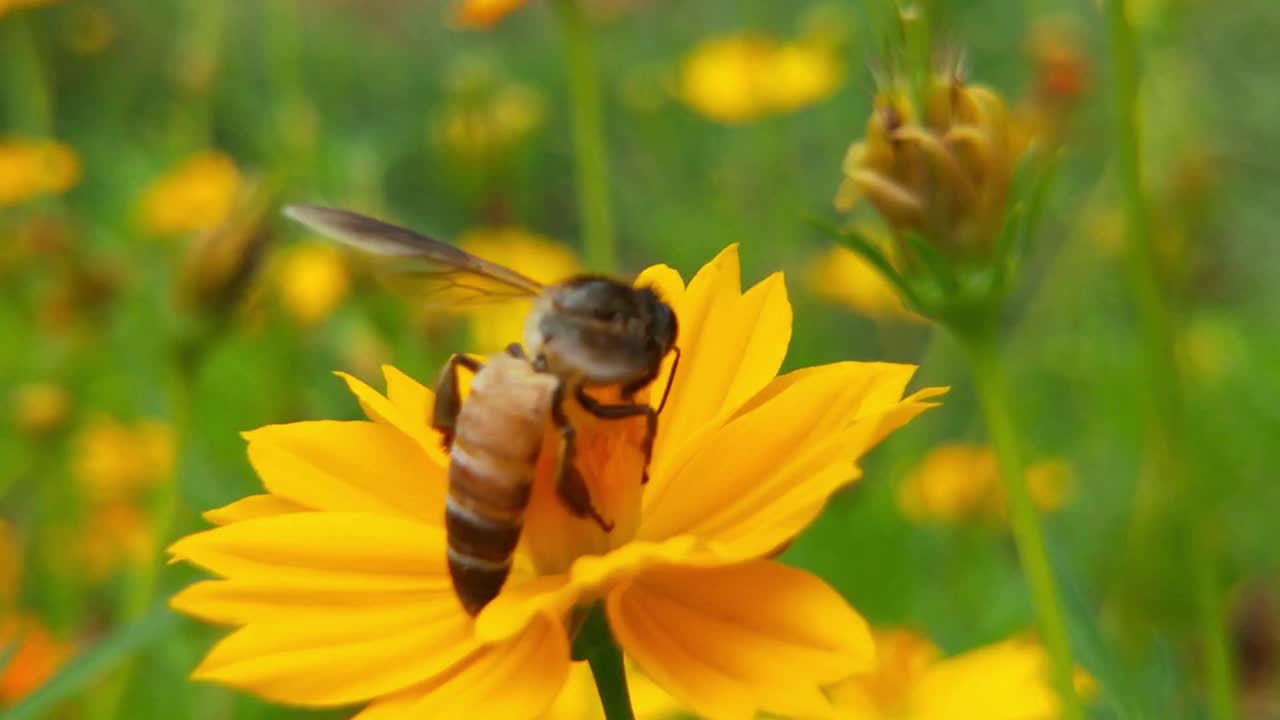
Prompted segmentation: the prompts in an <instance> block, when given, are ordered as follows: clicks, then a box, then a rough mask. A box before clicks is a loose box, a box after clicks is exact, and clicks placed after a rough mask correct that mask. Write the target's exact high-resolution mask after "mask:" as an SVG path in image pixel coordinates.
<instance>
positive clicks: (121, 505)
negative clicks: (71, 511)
mask: <svg viewBox="0 0 1280 720" xmlns="http://www.w3.org/2000/svg"><path fill="white" fill-rule="evenodd" d="M67 540H68V541H69V542H70V543H71V546H70V552H71V553H72V555H71V557H70V558H65V559H66V560H68V561H69V562H68V564H69V565H71V566H73V567H74V568H75V571H76V573H77V574H79V575H80V576H81V577H83V578H85V579H87V580H90V581H92V582H101V581H103V580H106V579H108V578H110V577H111V575H112V573H114V572H115V571H116V570H118V569H120V568H136V567H141V566H142V565H144V564H146V563H148V562H151V557H152V555H151V550H152V548H153V547H155V533H153V532H152V529H151V526H150V524H149V523H148V521H147V518H146V515H145V514H144V513H143V512H142V510H141V508H139V507H138V505H137V504H136V503H133V502H129V501H115V500H112V501H107V502H103V503H98V504H96V505H95V506H94V507H92V508H90V510H89V516H88V518H87V520H86V522H85V523H84V524H83V525H82V526H80V527H77V528H76V529H75V532H74V533H73V534H72V535H71V536H70V537H68V538H67Z"/></svg>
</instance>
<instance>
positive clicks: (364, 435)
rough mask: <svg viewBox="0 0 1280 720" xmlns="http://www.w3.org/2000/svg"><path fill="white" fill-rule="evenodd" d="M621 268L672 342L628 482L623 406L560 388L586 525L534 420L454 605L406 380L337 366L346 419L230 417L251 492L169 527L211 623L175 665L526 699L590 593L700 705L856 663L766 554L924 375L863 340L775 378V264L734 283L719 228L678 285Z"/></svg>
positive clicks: (628, 439) (431, 463)
mask: <svg viewBox="0 0 1280 720" xmlns="http://www.w3.org/2000/svg"><path fill="white" fill-rule="evenodd" d="M637 284H638V285H645V286H650V287H653V288H654V289H655V290H656V291H657V292H658V293H660V294H661V296H662V297H664V298H665V299H666V300H667V301H668V302H670V303H671V305H672V307H673V308H674V309H675V311H676V314H677V316H678V318H679V322H680V336H679V340H678V342H679V345H680V347H681V349H682V351H683V357H682V359H681V361H680V366H679V372H678V373H677V375H676V377H675V379H674V381H673V382H672V387H671V392H670V399H669V401H668V403H667V405H666V408H665V410H664V412H663V415H662V419H661V423H660V429H659V434H658V437H657V444H656V447H655V449H654V454H653V460H652V463H651V466H650V482H649V483H648V484H647V485H643V486H642V485H641V476H642V471H643V466H642V463H643V454H642V453H641V452H640V449H639V447H638V446H639V437H640V435H641V434H642V428H641V427H639V426H637V425H632V424H630V423H623V422H617V421H612V422H608V421H593V420H592V419H591V418H589V417H588V416H586V415H585V413H584V412H582V411H581V410H580V409H578V408H575V407H572V406H571V407H570V408H569V410H570V415H571V418H572V419H573V421H574V422H575V424H576V426H577V428H578V451H579V452H578V456H577V460H578V467H579V470H581V472H582V474H583V475H584V477H585V479H586V481H587V484H588V485H589V486H590V489H591V492H592V499H593V501H594V504H595V505H596V507H597V509H598V510H599V511H600V512H601V514H602V515H604V516H605V517H608V518H610V519H611V520H612V521H613V522H614V523H615V526H614V528H613V530H612V532H609V533H606V532H604V531H602V530H601V529H600V527H599V526H598V525H597V524H596V523H595V522H593V521H590V520H580V519H578V518H575V517H574V516H572V515H571V514H570V513H569V512H568V511H567V510H566V509H565V508H564V507H563V505H562V504H561V503H560V501H559V500H558V499H557V498H556V497H555V494H554V488H553V484H554V483H553V478H552V475H553V468H554V464H555V458H554V451H555V450H554V443H547V444H546V445H547V447H546V448H544V452H543V456H542V457H541V458H540V459H539V465H538V472H537V478H536V479H535V481H534V486H533V489H532V498H531V500H530V504H529V508H528V510H527V512H526V515H525V525H524V531H523V535H522V537H521V544H520V547H519V548H518V549H517V553H516V557H515V561H514V566H513V571H512V575H511V578H510V579H509V580H508V582H507V585H506V586H505V588H504V590H503V592H502V593H501V594H500V595H499V596H498V597H497V598H496V599H495V600H494V601H493V602H491V603H490V604H489V605H488V606H486V607H485V609H484V610H483V611H482V612H481V613H480V615H478V616H477V617H476V618H475V619H473V618H471V617H470V616H468V615H467V614H466V612H465V611H464V610H463V609H462V606H461V605H460V603H459V602H458V600H457V599H456V597H455V595H454V593H453V590H452V587H451V584H450V580H449V575H448V570H447V568H446V562H445V534H444V527H443V519H444V495H445V489H446V482H447V480H446V472H447V457H446V455H445V453H444V451H443V450H442V449H441V442H440V441H441V438H440V436H439V435H438V434H437V433H436V432H434V431H433V430H432V429H431V428H430V427H429V426H428V424H427V421H426V418H428V417H430V409H431V407H432V404H433V402H434V398H433V396H432V393H431V392H430V391H429V390H427V389H426V388H425V387H423V386H422V385H420V384H419V383H417V382H416V381H414V380H412V379H410V378H409V377H407V376H405V375H404V374H402V373H400V372H399V371H397V370H395V369H394V368H390V367H387V368H385V369H384V371H385V375H386V380H387V394H386V395H385V396H384V395H381V394H379V393H377V392H376V391H374V390H373V389H372V388H370V387H368V386H367V385H365V384H364V383H361V382H360V381H358V380H356V379H355V378H351V377H347V378H346V380H347V383H348V385H349V386H350V388H351V390H352V391H353V392H354V393H355V394H356V396H357V397H358V398H359V400H360V402H361V405H362V406H363V408H364V410H365V413H366V415H368V416H369V420H368V421H352V422H339V421H317V422H300V423H292V424H288V425H275V426H269V427H265V428H261V429H258V430H255V431H252V432H250V433H247V435H246V437H247V439H248V442H249V458H250V461H251V462H252V463H253V465H254V467H255V469H256V470H257V471H258V474H259V475H260V477H261V478H262V481H263V484H264V485H265V487H266V490H267V492H266V494H263V495H257V496H252V497H249V498H246V499H244V500H241V501H239V502H236V503H233V504H232V505H230V506H228V507H225V508H222V509H221V510H217V511H214V512H212V513H210V515H209V518H210V520H211V521H213V522H215V523H217V524H219V525H220V527H218V528H215V529H213V530H209V531H206V532H202V533H198V534H196V535H192V536H189V537H187V538H185V539H182V540H180V541H179V542H177V543H176V544H175V545H174V546H173V547H172V548H171V552H172V554H173V556H174V558H175V559H178V560H186V561H189V562H191V563H193V564H196V565H198V566H201V567H203V568H205V569H207V570H209V571H210V572H212V573H214V574H215V575H217V576H218V579H215V580H206V581H203V582H199V583H197V584H195V585H193V586H191V587H189V588H187V589H186V590H184V591H183V592H181V593H180V594H179V595H177V596H176V597H175V598H174V599H173V601H172V602H173V606H174V607H175V608H176V609H178V610H180V611H182V612H185V613H188V614H191V615H194V616H196V617H199V618H202V619H205V620H208V621H212V622H217V623H223V624H227V625H231V626H233V627H235V628H237V629H236V630H235V631H234V632H233V633H232V634H231V635H230V636H228V637H227V638H226V639H224V640H223V641H221V642H220V643H219V644H218V645H217V646H216V647H214V649H213V650H212V651H211V652H210V654H209V655H208V657H206V658H205V660H204V662H203V663H201V665H200V666H199V667H198V668H197V669H196V670H195V673H194V676H195V677H196V678H197V679H201V680H206V681H211V682H216V683H220V684H224V685H229V686H233V687H237V688H241V689H244V690H248V691H251V692H254V693H257V694H259V695H261V696H263V697H265V698H268V699H270V700H273V701H277V702H283V703H292V704H298V705H307V706H336V705H348V704H354V703H368V705H367V707H366V708H365V709H364V710H363V711H361V712H360V713H359V714H358V715H357V716H356V717H358V718H359V720H386V719H388V718H402V717H430V718H435V719H437V720H442V719H446V718H473V717H501V718H510V719H512V720H519V719H521V718H535V717H538V716H540V715H541V714H542V713H544V712H545V711H546V710H547V709H548V707H550V705H551V703H552V702H553V701H554V700H555V698H556V697H557V695H558V694H559V693H560V691H561V689H562V687H563V686H564V684H565V682H566V678H567V677H568V675H569V672H570V664H571V663H570V658H569V645H570V637H569V635H570V633H571V632H572V628H573V627H574V626H575V623H574V618H576V617H579V616H580V615H579V613H578V609H580V608H582V607H584V606H587V605H590V604H593V603H595V602H597V601H600V602H602V603H603V605H604V608H605V611H606V615H607V617H608V621H609V624H610V627H611V629H612V631H613V634H614V636H615V637H616V639H617V641H618V643H619V645H620V646H621V648H622V650H623V651H624V653H625V654H626V655H627V656H628V657H629V658H630V659H631V660H632V661H633V662H634V664H635V665H636V667H637V668H638V669H640V670H641V671H642V672H644V673H645V674H646V675H647V676H649V677H650V678H652V679H653V681H654V682H655V683H657V684H658V685H659V686H661V687H662V688H663V689H664V690H665V691H666V692H668V693H670V694H671V695H672V696H674V697H675V698H676V699H677V700H678V701H679V702H680V703H681V704H683V705H685V706H686V707H690V708H692V709H693V710H694V711H695V712H697V713H699V714H701V715H704V716H706V717H709V718H724V717H732V718H740V717H751V716H752V715H754V714H755V713H756V712H757V711H765V712H773V713H780V714H786V715H811V714H823V713H828V712H829V711H830V706H829V703H828V702H827V699H826V697H825V696H824V694H823V693H822V691H821V690H820V688H821V687H822V686H825V685H829V684H831V683H834V682H838V681H840V680H842V679H843V678H845V677H848V676H849V675H851V674H853V673H855V672H860V671H866V670H869V669H870V667H871V665H872V664H873V662H874V654H873V653H874V648H873V644H872V640H871V636H870V632H869V630H868V628H867V626H866V623H865V622H864V621H863V620H862V618H861V617H860V616H859V615H858V614H857V613H856V612H855V611H854V610H853V609H852V608H850V607H849V606H848V605H847V604H846V603H845V601H844V600H843V599H842V598H841V597H840V596H839V595H838V594H837V593H836V592H835V591H834V590H832V589H831V588H830V587H828V586H827V585H826V584H825V583H824V582H823V581H822V580H820V579H818V578H817V577H815V576H813V575H811V574H810V573H807V572H805V571H803V570H798V569H795V568H790V567H787V566H785V565H782V564H780V563H777V562H774V561H773V560H770V559H768V557H769V556H770V555H771V554H772V553H774V552H775V551H776V550H777V549H778V548H780V547H781V546H783V545H784V544H785V543H787V542H788V541H789V540H790V539H791V538H792V537H794V536H795V535H796V533H798V532H799V531H800V530H801V529H803V528H804V527H805V526H806V525H807V524H808V523H809V522H810V521H812V520H813V519H814V517H815V516H817V514H818V513H819V512H821V510H822V507H823V505H824V504H825V502H826V500H827V498H828V497H829V496H830V495H831V493H832V492H834V491H835V490H836V489H838V488H840V487H842V486H844V485H845V484H847V483H848V482H850V480H851V479H853V478H856V477H857V476H858V473H859V471H858V467H857V464H856V460H857V459H858V458H859V457H860V456H861V455H862V454H863V453H865V452H866V451H867V450H869V449H870V448H871V447H872V446H873V445H875V444H876V443H877V442H878V441H879V440H881V439H882V438H883V437H884V436H885V435H887V434H888V433H890V432H892V431H893V430H894V429H896V428H898V427H900V426H901V425H903V424H905V423H906V422H908V421H909V420H910V419H911V418H912V417H914V416H915V415H917V414H919V413H920V412H922V411H924V410H925V409H926V408H928V407H930V405H931V404H930V403H929V402H927V399H928V398H930V397H933V396H936V395H938V394H939V393H941V392H942V390H940V389H928V390H924V391H920V392H918V393H916V394H914V395H912V396H909V397H906V398H904V397H903V390H904V388H905V387H906V385H907V383H908V382H909V380H910V378H911V375H912V373H913V372H914V370H915V368H914V366H908V365H896V364H889V363H855V362H844V363H835V364H831V365H824V366H819V367H813V368H806V369H803V370H798V371H795V372H791V373H788V374H786V375H782V376H777V372H778V368H779V366H780V365H781V363H782V360H783V356H784V355H785V353H786V347H787V344H788V341H789V339H790V333H791V307H790V303H789V302H788V300H787V295H786V289H785V287H784V285H783V280H782V276H781V274H776V275H773V276H771V277H769V278H767V279H766V280H764V281H763V282H761V283H759V284H757V285H756V286H754V287H752V288H750V289H749V290H747V291H746V292H745V293H744V292H742V290H741V286H740V280H739V266H738V254H737V249H736V247H730V248H729V249H727V250H725V251H724V252H722V253H721V254H720V255H719V256H718V257H717V258H716V259H715V260H713V261H712V262H711V263H710V264H708V265H707V266H706V267H704V268H703V269H702V270H701V271H700V272H699V273H698V274H697V276H696V277H694V278H693V280H692V281H691V282H690V283H689V285H688V286H687V287H686V286H685V284H684V282H683V281H682V280H681V278H680V276H679V274H677V273H676V272H675V271H674V270H672V269H670V268H667V267H665V266H656V267H653V268H650V269H649V270H647V271H645V272H644V273H643V274H642V275H641V276H640V277H639V278H638V280H637ZM667 372H669V365H668V369H667ZM666 381H667V379H666V377H665V376H660V377H659V379H658V380H657V381H656V382H655V383H654V386H653V387H654V388H662V387H664V386H665V383H666ZM653 395H654V397H653V398H652V402H655V403H656V402H657V400H658V396H660V395H661V392H659V391H657V390H655V392H654V393H653ZM548 431H549V432H554V431H553V430H551V429H550V428H549V429H548Z"/></svg>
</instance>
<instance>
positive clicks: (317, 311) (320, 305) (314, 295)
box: [279, 243, 351, 325]
mask: <svg viewBox="0 0 1280 720" xmlns="http://www.w3.org/2000/svg"><path fill="white" fill-rule="evenodd" d="M279 284H280V300H281V302H282V303H283V304H284V309H285V310H286V311H287V312H288V313H289V315H290V316H292V317H293V319H294V320H296V321H298V322H299V323H300V324H302V325H315V324H316V323H318V322H320V321H321V320H324V319H325V318H327V317H329V314H330V313H332V312H333V311H334V309H335V308H337V307H338V305H340V304H341V303H342V300H343V298H345V297H346V296H347V292H348V291H349V290H350V288H351V273H350V271H349V270H348V268H347V262H346V259H345V258H344V257H343V255H342V253H341V252H340V251H339V250H338V249H337V248H333V247H330V246H327V245H321V244H318V243H309V244H307V245H303V246H301V247H298V248H295V249H293V250H292V251H290V252H289V253H288V254H287V255H286V256H285V258H284V263H283V265H282V266H281V267H280V276H279Z"/></svg>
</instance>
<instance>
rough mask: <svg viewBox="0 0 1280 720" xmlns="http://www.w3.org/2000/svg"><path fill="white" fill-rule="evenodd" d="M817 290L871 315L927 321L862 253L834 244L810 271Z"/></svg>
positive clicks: (877, 317) (828, 298) (831, 298)
mask: <svg viewBox="0 0 1280 720" xmlns="http://www.w3.org/2000/svg"><path fill="white" fill-rule="evenodd" d="M809 277H810V282H811V283H812V284H813V289H814V292H816V293H817V294H818V295H819V296H820V297H822V298H824V299H827V300H830V301H833V302H837V303H841V304H843V305H847V306H849V307H851V308H853V309H854V310H857V311H858V312H860V313H862V314H863V315H866V316H868V317H871V318H876V319H890V320H909V321H911V322H926V321H925V319H924V318H922V317H920V316H919V315H917V314H916V313H913V312H911V311H910V310H908V309H907V307H906V306H905V305H903V303H902V298H901V296H899V294H898V290H897V288H895V287H894V286H893V283H891V282H889V281H888V280H886V279H885V277H884V275H883V274H881V272H880V271H879V270H877V269H875V267H873V266H872V265H871V263H869V262H867V261H866V259H865V258H863V257H862V256H861V255H859V254H857V253H855V252H853V251H852V250H849V249H848V248H845V247H839V246H836V247H833V248H831V249H830V250H828V251H827V252H825V253H823V254H822V255H819V256H818V257H816V258H814V260H813V263H812V265H811V266H810V270H809Z"/></svg>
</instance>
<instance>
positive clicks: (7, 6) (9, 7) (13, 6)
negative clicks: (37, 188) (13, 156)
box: [0, 0, 57, 164]
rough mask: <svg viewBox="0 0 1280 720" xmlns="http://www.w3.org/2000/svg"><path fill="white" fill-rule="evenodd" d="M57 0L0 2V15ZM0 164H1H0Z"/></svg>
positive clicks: (5, 0) (6, 0)
mask: <svg viewBox="0 0 1280 720" xmlns="http://www.w3.org/2000/svg"><path fill="white" fill-rule="evenodd" d="M55 2H57V0H0V15H4V14H5V13H9V12H13V11H15V10H21V9H22V8H31V7H39V6H41V5H52V4H53V3H55ZM0 164H2V163H0Z"/></svg>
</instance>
